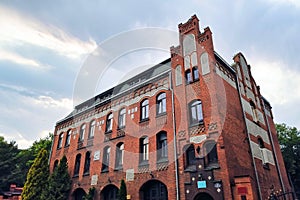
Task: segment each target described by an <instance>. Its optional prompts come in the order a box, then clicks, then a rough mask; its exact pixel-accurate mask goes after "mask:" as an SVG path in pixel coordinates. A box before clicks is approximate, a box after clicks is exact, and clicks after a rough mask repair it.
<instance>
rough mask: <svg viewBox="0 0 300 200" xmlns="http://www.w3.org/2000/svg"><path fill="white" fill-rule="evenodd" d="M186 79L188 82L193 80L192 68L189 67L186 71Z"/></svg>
mask: <svg viewBox="0 0 300 200" xmlns="http://www.w3.org/2000/svg"><path fill="white" fill-rule="evenodd" d="M185 81H186V83H187V84H190V83H191V82H192V75H191V70H189V69H188V70H186V71H185Z"/></svg>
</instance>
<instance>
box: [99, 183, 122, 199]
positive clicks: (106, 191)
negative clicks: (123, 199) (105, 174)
mask: <svg viewBox="0 0 300 200" xmlns="http://www.w3.org/2000/svg"><path fill="white" fill-rule="evenodd" d="M118 192H119V189H118V188H117V187H116V186H115V185H112V184H109V185H107V186H105V187H104V188H103V189H102V190H101V193H100V199H103V200H118V199H119V198H118Z"/></svg>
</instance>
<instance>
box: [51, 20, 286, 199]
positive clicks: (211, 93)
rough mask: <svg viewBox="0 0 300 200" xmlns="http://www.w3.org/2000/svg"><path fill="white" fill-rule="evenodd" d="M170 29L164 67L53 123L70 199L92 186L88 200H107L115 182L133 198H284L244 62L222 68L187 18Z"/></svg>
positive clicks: (276, 155)
mask: <svg viewBox="0 0 300 200" xmlns="http://www.w3.org/2000/svg"><path fill="white" fill-rule="evenodd" d="M178 28H179V41H180V45H179V46H177V47H171V49H170V53H171V58H170V59H167V60H166V61H164V62H162V63H160V64H159V65H157V66H154V67H152V68H150V69H149V70H146V71H145V72H142V73H140V74H139V75H137V76H135V77H133V78H131V79H129V80H127V81H125V82H124V83H121V84H119V85H118V86H116V87H115V88H112V89H111V90H108V91H106V92H104V93H102V94H99V95H98V96H96V97H94V98H92V99H90V100H88V101H86V102H83V103H82V104H80V105H78V106H76V107H75V109H74V111H73V112H72V113H71V114H70V115H69V116H67V117H66V118H64V119H63V120H61V121H59V122H57V124H56V127H55V134H54V136H55V137H54V142H53V148H52V153H51V161H50V169H51V171H52V170H53V168H54V165H56V164H57V162H58V160H59V159H60V158H61V157H62V156H63V155H64V154H65V155H66V156H67V158H68V164H69V173H70V175H71V176H72V181H73V182H72V191H71V194H70V199H81V195H82V194H83V193H87V191H88V189H89V188H91V187H95V188H96V196H95V199H115V195H116V191H117V190H118V188H119V187H120V181H121V180H122V179H124V180H125V182H126V186H127V193H128V199H137V200H138V199H189V200H190V199H191V200H198V199H249V200H251V199H267V198H268V197H269V195H270V193H271V188H273V189H274V190H277V191H289V190H290V185H289V182H288V178H287V175H286V173H285V167H284V164H283V159H282V155H281V153H280V148H279V144H278V140H277V137H276V130H275V126H274V122H273V117H272V111H271V106H270V104H269V103H268V101H267V100H265V99H264V98H263V97H262V96H261V94H260V91H259V87H257V85H256V83H255V80H254V79H253V77H252V75H251V70H250V66H249V65H248V64H247V62H246V60H245V58H244V56H243V55H242V54H241V53H239V54H237V55H236V56H235V57H234V65H232V66H230V65H228V64H227V63H226V62H225V61H224V60H223V59H222V58H221V57H220V56H219V55H218V54H217V53H216V52H215V51H214V47H213V41H212V33H211V31H210V29H209V28H205V29H204V31H203V32H200V28H199V22H198V19H197V17H196V16H192V17H191V18H190V19H189V20H188V21H187V22H186V23H184V24H179V26H178ZM129 86H130V87H129ZM128 87H129V89H126V90H125V89H124V88H128ZM144 100H146V101H144ZM122 109H125V114H124V112H123V111H124V110H123V111H122V112H120V111H121V110H122ZM111 114H112V115H111ZM123 114H124V118H123V117H122V116H123ZM110 117H112V121H110ZM94 120H95V122H93V121H94ZM110 122H112V126H111V125H110ZM124 122H125V126H122V127H120V124H121V125H122V124H123V123H124ZM123 125H124V124H123ZM83 127H85V129H84V131H83V132H84V137H82V136H81V137H80V135H82V134H81V129H82V128H83ZM110 128H111V130H110ZM91 132H93V134H92V136H91V137H89V135H90V133H91ZM68 133H69V134H70V135H69V137H70V139H69V140H68V139H67V135H68ZM68 141H70V142H68ZM87 152H89V153H87ZM88 157H90V159H87V158H88ZM79 158H80V159H79ZM76 161H77V164H76ZM79 164H80V165H79ZM76 170H79V171H76Z"/></svg>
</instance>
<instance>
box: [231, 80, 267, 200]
mask: <svg viewBox="0 0 300 200" xmlns="http://www.w3.org/2000/svg"><path fill="white" fill-rule="evenodd" d="M236 82H237V87H238V88H237V91H238V93H239V97H240V103H241V106H242V111H243V118H244V123H245V127H246V132H247V137H248V140H249V147H250V153H251V158H252V163H253V167H254V172H255V179H256V183H257V187H258V195H259V199H260V200H262V196H261V189H260V183H259V178H258V174H257V168H256V164H255V159H254V157H253V153H252V149H251V143H250V141H251V140H250V134H249V131H248V127H247V124H246V115H245V112H244V108H243V102H242V95H241V93H240V84H239V78H238V77H237V75H236Z"/></svg>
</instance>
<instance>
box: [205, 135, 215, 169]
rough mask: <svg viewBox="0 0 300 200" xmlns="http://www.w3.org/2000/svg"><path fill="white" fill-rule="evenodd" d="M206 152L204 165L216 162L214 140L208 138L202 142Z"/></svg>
mask: <svg viewBox="0 0 300 200" xmlns="http://www.w3.org/2000/svg"><path fill="white" fill-rule="evenodd" d="M203 146H204V149H205V153H206V166H208V165H211V164H217V163H218V152H217V143H216V142H215V141H214V140H208V141H206V142H205V143H204V144H203Z"/></svg>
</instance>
